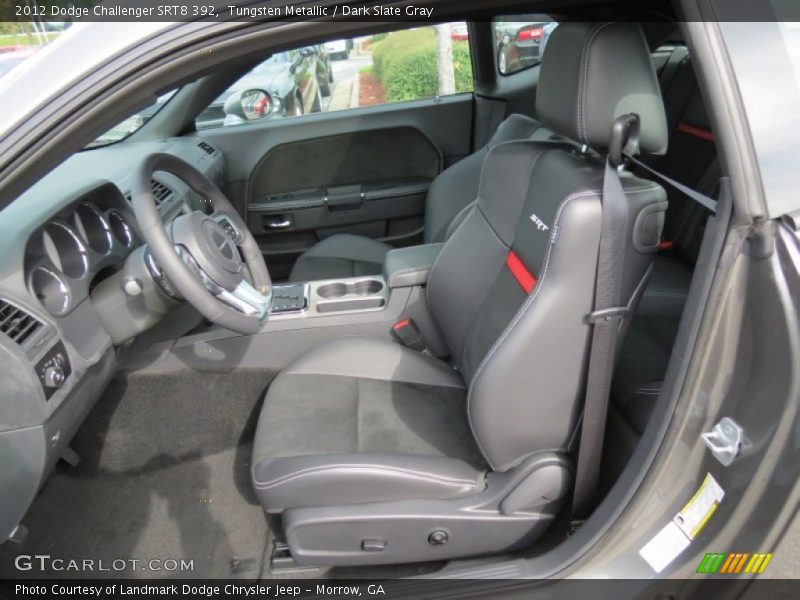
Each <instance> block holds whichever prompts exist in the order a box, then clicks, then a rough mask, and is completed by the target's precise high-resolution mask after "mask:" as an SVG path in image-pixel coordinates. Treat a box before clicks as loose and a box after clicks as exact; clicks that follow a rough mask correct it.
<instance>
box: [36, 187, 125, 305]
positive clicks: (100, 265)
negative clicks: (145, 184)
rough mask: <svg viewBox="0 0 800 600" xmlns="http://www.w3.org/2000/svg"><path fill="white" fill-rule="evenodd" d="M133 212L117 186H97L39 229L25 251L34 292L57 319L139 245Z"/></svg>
mask: <svg viewBox="0 0 800 600" xmlns="http://www.w3.org/2000/svg"><path fill="white" fill-rule="evenodd" d="M134 223H135V220H134V217H133V214H132V212H131V210H130V207H129V206H128V203H127V202H126V200H125V197H124V196H123V195H122V193H121V192H120V191H119V189H118V188H117V187H116V186H115V185H114V184H112V183H106V184H103V185H101V186H99V187H96V188H94V189H92V190H91V191H89V192H88V193H86V194H85V195H83V196H82V197H80V198H78V199H77V200H76V201H75V202H73V203H71V204H70V205H69V206H68V207H67V208H65V209H64V210H62V211H61V212H60V213H59V214H58V215H57V216H55V217H54V218H52V219H50V220H49V221H48V222H47V223H45V224H43V225H42V226H41V227H40V228H38V229H37V230H36V231H34V233H33V234H32V235H31V236H30V238H29V239H28V244H27V247H26V252H25V262H26V267H25V270H26V275H27V284H28V288H29V290H30V292H31V294H32V295H33V296H34V297H35V298H36V299H37V300H38V301H39V302H40V303H41V305H42V307H43V308H44V309H45V310H47V312H48V313H50V315H52V316H54V317H63V316H65V315H67V314H69V312H71V311H72V310H73V309H74V308H75V306H77V305H78V304H79V303H80V302H81V301H82V300H83V299H84V298H86V296H87V295H88V294H89V292H90V290H91V288H92V286H93V285H94V283H95V282H96V281H97V280H98V278H102V275H103V274H104V273H108V274H110V273H112V272H114V271H115V270H118V269H119V268H120V267H121V266H122V264H123V263H124V261H125V258H126V257H127V255H128V254H129V253H130V252H131V250H132V249H133V248H134V247H135V246H136V245H138V243H139V242H138V240H139V237H138V235H137V233H136V229H135V225H134Z"/></svg>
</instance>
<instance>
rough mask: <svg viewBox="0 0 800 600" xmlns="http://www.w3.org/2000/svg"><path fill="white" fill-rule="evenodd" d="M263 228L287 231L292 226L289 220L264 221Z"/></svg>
mask: <svg viewBox="0 0 800 600" xmlns="http://www.w3.org/2000/svg"><path fill="white" fill-rule="evenodd" d="M264 226H265V227H267V228H268V229H287V228H289V227H291V226H292V222H291V221H290V220H289V219H286V218H284V219H264Z"/></svg>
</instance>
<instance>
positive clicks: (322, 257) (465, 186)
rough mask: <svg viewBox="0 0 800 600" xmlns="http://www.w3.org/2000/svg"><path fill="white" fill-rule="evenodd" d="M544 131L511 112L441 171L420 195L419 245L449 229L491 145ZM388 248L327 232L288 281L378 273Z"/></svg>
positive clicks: (471, 195)
mask: <svg viewBox="0 0 800 600" xmlns="http://www.w3.org/2000/svg"><path fill="white" fill-rule="evenodd" d="M550 135H551V132H549V131H547V130H546V129H543V128H542V127H541V125H540V124H539V122H538V121H536V120H534V119H532V118H530V117H527V116H524V115H517V114H514V115H511V116H509V117H508V118H507V119H506V120H504V121H503V122H502V123H501V124H500V126H499V127H498V128H497V131H496V132H495V134H494V135H493V136H492V138H491V139H490V140H489V142H488V143H487V144H486V145H485V146H484V147H483V148H481V149H480V150H478V151H476V152H474V153H473V154H470V155H469V156H467V157H466V158H464V159H463V160H460V161H459V162H457V163H455V164H454V165H451V166H450V167H448V168H447V169H445V170H444V171H442V172H441V173H440V174H439V175H438V176H437V177H436V179H434V180H433V183H432V184H431V187H430V189H429V190H428V195H427V197H426V198H425V224H424V229H423V243H425V244H434V243H439V242H444V241H445V240H446V239H447V238H448V237H449V236H450V234H451V233H452V232H453V231H454V230H455V227H456V226H457V225H458V224H459V223H460V220H461V218H463V217H464V216H465V212H466V210H467V208H468V207H469V206H470V205H471V204H472V202H474V200H475V198H476V197H477V195H478V184H479V182H480V176H481V168H482V167H483V162H484V160H485V159H486V155H487V154H488V152H489V150H490V149H491V148H494V147H495V146H497V145H498V144H501V143H503V142H507V141H511V140H525V139H542V140H544V139H547V138H548V137H549V136H550ZM392 249H393V247H392V246H390V245H389V244H385V243H383V242H379V241H378V240H374V239H372V238H368V237H365V236H362V235H352V234H344V233H342V234H337V235H332V236H331V237H328V238H325V239H324V240H322V241H320V242H318V243H317V244H316V245H314V246H312V247H311V248H310V249H308V250H306V251H305V252H304V253H303V254H301V255H300V257H299V258H298V259H297V262H295V264H294V266H293V267H292V272H291V273H290V275H289V281H294V282H302V281H319V280H321V279H340V278H343V277H356V276H362V275H378V274H380V273H381V271H382V269H383V261H384V259H385V258H386V253H387V252H389V251H390V250H392Z"/></svg>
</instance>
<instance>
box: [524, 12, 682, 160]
mask: <svg viewBox="0 0 800 600" xmlns="http://www.w3.org/2000/svg"><path fill="white" fill-rule="evenodd" d="M628 113H635V114H637V115H638V116H639V128H640V129H639V147H640V150H641V152H643V153H647V154H663V153H664V152H666V150H667V137H668V136H667V120H666V117H665V115H664V102H663V100H662V99H661V91H660V89H659V86H658V79H657V78H656V74H655V71H654V70H653V63H652V60H651V58H650V52H649V50H648V47H647V42H646V41H645V37H644V34H643V33H642V29H641V27H640V26H639V24H638V23H630V22H607V23H562V24H561V25H559V26H558V27H557V28H556V29H555V30H554V31H553V33H552V34H551V35H550V39H549V40H548V41H547V49H546V51H545V53H544V56H543V57H542V65H541V68H540V71H539V84H538V87H537V92H536V116H537V117H538V119H539V121H541V123H542V125H544V126H545V127H547V128H548V129H551V130H552V131H554V132H555V133H558V134H560V135H563V136H566V137H568V138H570V139H572V140H575V141H577V142H580V143H581V144H586V145H588V146H590V147H591V148H594V149H595V150H598V151H601V152H602V151H604V150H607V149H608V144H609V138H610V135H611V125H612V123H613V122H614V119H616V118H617V117H619V116H620V115H624V114H628Z"/></svg>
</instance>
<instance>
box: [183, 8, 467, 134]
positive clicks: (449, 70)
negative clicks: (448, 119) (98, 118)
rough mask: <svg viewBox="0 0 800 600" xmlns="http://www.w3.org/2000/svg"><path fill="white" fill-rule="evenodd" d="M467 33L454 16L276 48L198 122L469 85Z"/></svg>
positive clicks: (342, 106)
mask: <svg viewBox="0 0 800 600" xmlns="http://www.w3.org/2000/svg"><path fill="white" fill-rule="evenodd" d="M468 38H469V34H468V29H467V25H466V23H464V22H458V23H445V24H442V25H433V26H426V27H417V28H414V29H403V30H399V31H393V32H390V33H381V34H377V35H370V36H362V37H357V38H350V39H336V40H329V41H327V42H325V43H324V44H322V45H319V46H310V47H305V48H298V49H292V50H287V51H282V52H277V53H275V54H273V55H272V56H270V57H269V58H267V59H266V60H265V61H263V62H262V63H260V64H259V65H257V66H256V67H254V68H253V70H251V71H250V72H248V73H247V74H246V75H244V76H243V77H242V78H241V79H239V80H238V81H236V83H234V84H233V85H231V86H230V87H229V88H228V89H227V90H225V92H224V93H223V94H221V95H220V96H219V97H218V98H217V99H216V100H214V102H212V103H211V105H210V106H209V107H208V108H206V109H205V110H204V111H203V112H202V113H201V114H200V115H199V116H198V117H197V119H196V121H195V124H196V127H197V128H198V129H208V128H211V127H221V126H229V125H239V124H242V123H247V122H249V121H255V120H261V119H279V118H285V117H299V116H302V115H306V114H310V113H319V112H332V111H338V110H346V109H351V108H363V107H368V106H375V105H380V104H388V103H393V102H406V101H411V100H422V99H425V98H434V97H437V96H447V95H452V94H460V93H465V92H471V91H472V89H473V79H472V77H473V74H472V60H471V57H470V51H469V39H468ZM437 40H439V41H440V42H441V43H437Z"/></svg>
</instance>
